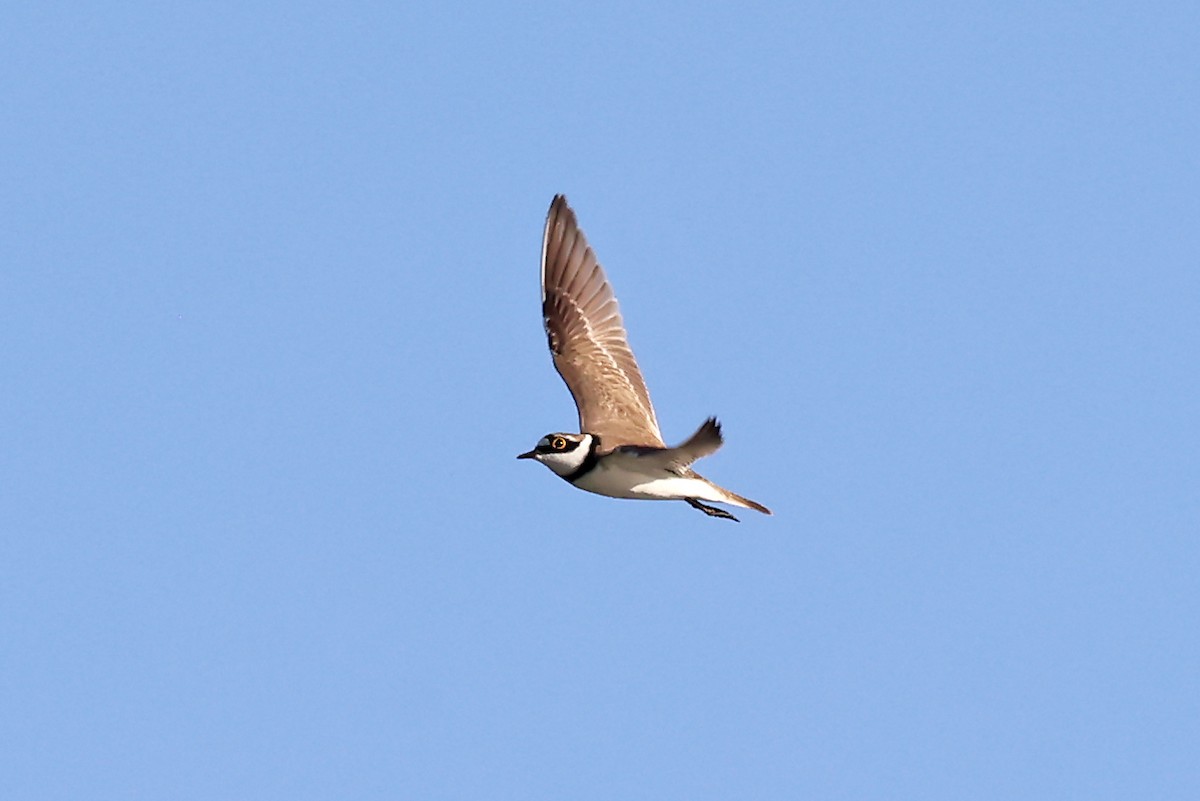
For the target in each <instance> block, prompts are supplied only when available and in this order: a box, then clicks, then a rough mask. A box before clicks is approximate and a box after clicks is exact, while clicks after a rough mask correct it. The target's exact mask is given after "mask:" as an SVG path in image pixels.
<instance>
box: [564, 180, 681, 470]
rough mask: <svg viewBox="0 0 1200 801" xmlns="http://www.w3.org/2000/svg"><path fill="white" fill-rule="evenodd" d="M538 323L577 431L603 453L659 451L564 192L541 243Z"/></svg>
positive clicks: (617, 324) (643, 395)
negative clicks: (571, 403)
mask: <svg viewBox="0 0 1200 801" xmlns="http://www.w3.org/2000/svg"><path fill="white" fill-rule="evenodd" d="M542 318H543V320H544V322H545V324H546V336H547V338H548V339H549V342H550V353H551V354H552V355H553V356H554V367H555V369H557V370H558V374H559V375H561V376H562V377H563V381H565V382H566V384H567V389H569V390H570V391H571V395H572V396H573V397H574V398H575V406H576V408H578V410H579V430H580V432H581V433H588V434H595V435H596V436H598V437H600V442H601V444H602V445H603V447H604V448H605V450H610V449H612V448H614V447H616V446H618V445H653V446H659V447H661V446H663V440H662V434H661V433H659V430H658V421H657V420H655V418H654V407H653V406H651V405H650V393H649V392H648V391H647V390H646V382H645V381H644V380H643V379H642V373H641V371H640V370H639V369H638V366H637V361H636V360H635V359H634V358H633V351H632V350H630V349H629V341H628V340H627V339H626V337H625V327H624V325H623V324H622V323H621V312H620V310H619V309H618V308H617V298H616V296H614V295H613V291H612V287H610V286H609V285H608V279H607V278H606V277H605V275H604V270H603V269H602V268H601V267H600V263H599V262H598V261H596V254H595V253H593V252H592V249H591V248H590V247H588V243H587V238H586V237H584V235H583V231H581V230H579V224H578V223H577V222H576V220H575V212H573V211H571V207H570V206H568V205H567V199H566V198H565V197H563V196H562V195H555V197H554V201H553V202H552V203H551V204H550V213H549V214H548V215H547V216H546V232H545V235H544V236H543V239H542Z"/></svg>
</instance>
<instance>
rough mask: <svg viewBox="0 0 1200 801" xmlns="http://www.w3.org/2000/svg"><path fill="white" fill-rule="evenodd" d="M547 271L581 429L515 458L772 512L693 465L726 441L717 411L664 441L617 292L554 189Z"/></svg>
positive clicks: (586, 483)
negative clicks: (675, 439)
mask: <svg viewBox="0 0 1200 801" xmlns="http://www.w3.org/2000/svg"><path fill="white" fill-rule="evenodd" d="M541 272H542V322H543V324H544V326H545V330H546V339H547V342H548V344H549V346H550V354H551V356H552V358H553V361H554V367H555V369H556V370H557V371H558V374H559V375H560V376H562V379H563V381H564V382H565V383H566V385H567V389H568V390H569V391H570V393H571V395H572V397H573V398H574V399H575V407H576V410H577V411H578V412H579V431H580V433H578V434H573V433H568V432H556V433H553V434H547V435H546V436H544V437H542V438H541V439H540V440H538V443H537V445H535V446H534V447H533V449H532V450H530V451H528V452H526V453H522V454H519V455H518V456H517V458H518V459H533V460H535V461H538V462H541V463H542V464H544V465H545V466H546V467H548V468H550V470H552V471H553V472H554V473H555V474H556V475H558V476H559V477H560V478H562V479H564V480H566V481H567V482H568V483H570V484H572V485H574V486H575V487H578V488H579V489H581V490H586V491H587V492H592V493H595V494H597V495H606V496H608V497H610V498H632V499H638V500H679V501H685V502H687V503H688V504H689V505H690V506H692V507H693V508H695V509H698V510H700V511H701V512H704V514H706V515H709V516H710V517H717V518H724V519H726V520H733V521H737V518H736V517H735V516H734V515H733V514H731V513H730V512H729V511H727V510H726V509H722V508H720V507H717V506H711V505H709V503H723V504H728V505H731V506H737V507H741V508H744V509H753V510H754V511H756V512H762V513H763V514H766V515H769V514H771V510H770V509H768V508H767V507H765V506H763V505H762V504H761V503H758V502H756V501H752V500H750V499H749V498H744V497H742V496H741V495H738V494H737V493H735V492H730V491H729V490H727V489H725V488H723V487H720V486H717V485H716V484H714V483H713V482H711V481H709V480H708V479H706V478H704V477H703V476H701V475H700V474H699V473H697V472H695V471H694V470H692V467H691V466H692V464H693V463H694V462H695V461H696V460H697V459H700V458H703V457H705V456H711V455H712V454H713V453H715V452H716V451H717V449H718V448H720V447H721V445H722V443H723V442H724V440H723V439H722V437H721V424H720V423H718V422H717V419H716V418H715V417H710V418H708V419H707V420H705V421H704V423H703V424H701V426H700V427H699V428H698V429H696V433H694V434H692V435H691V436H690V437H688V438H687V439H686V440H685V441H684V442H683V443H682V444H680V445H676V446H675V447H673V448H669V447H667V445H666V443H665V442H664V441H663V438H662V433H661V432H660V431H659V428H658V420H657V419H656V418H655V416H654V407H653V406H652V405H651V403H650V393H649V391H648V390H647V389H646V382H645V380H644V379H643V378H642V372H641V370H639V369H638V365H637V360H636V359H634V356H633V351H632V350H631V349H630V347H629V338H628V336H627V335H626V333H625V326H624V322H623V321H622V319H621V312H620V309H619V308H618V306H617V298H616V295H614V294H613V290H612V286H611V285H610V284H609V282H608V277H607V276H606V275H605V273H604V269H603V268H602V267H601V266H600V262H599V261H598V260H597V259H596V254H595V252H594V251H593V250H592V248H591V247H590V246H589V245H588V241H587V237H586V236H584V233H583V231H582V230H581V229H580V227H579V222H578V220H577V219H576V217H575V212H574V211H573V210H572V209H571V207H570V205H569V204H568V203H567V199H566V197H565V196H563V195H555V196H554V200H553V201H552V202H551V203H550V211H549V213H548V214H547V215H546V228H545V231H544V233H543V235H542V270H541ZM705 501H708V502H709V503H705Z"/></svg>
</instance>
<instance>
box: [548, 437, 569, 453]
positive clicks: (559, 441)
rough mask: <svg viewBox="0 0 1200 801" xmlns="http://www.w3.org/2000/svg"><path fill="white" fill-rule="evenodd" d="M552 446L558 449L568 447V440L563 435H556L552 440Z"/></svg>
mask: <svg viewBox="0 0 1200 801" xmlns="http://www.w3.org/2000/svg"><path fill="white" fill-rule="evenodd" d="M550 447H551V448H554V450H556V451H561V450H562V449H563V448H565V447H567V441H566V440H565V439H563V438H562V437H555V438H554V439H552V440H550Z"/></svg>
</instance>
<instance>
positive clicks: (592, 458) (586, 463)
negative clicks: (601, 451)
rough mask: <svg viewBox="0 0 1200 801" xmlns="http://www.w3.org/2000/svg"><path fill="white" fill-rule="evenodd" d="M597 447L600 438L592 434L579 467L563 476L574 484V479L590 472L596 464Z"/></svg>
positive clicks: (576, 479)
mask: <svg viewBox="0 0 1200 801" xmlns="http://www.w3.org/2000/svg"><path fill="white" fill-rule="evenodd" d="M599 447H600V438H599V437H597V436H596V435H595V434H593V435H592V442H591V444H590V445H588V452H587V456H585V457H583V461H582V462H581V463H580V464H579V467H577V468H576V469H575V471H574V472H571V473H568V474H567V475H565V476H563V478H565V479H566V480H567V481H570V482H571V483H572V484H574V483H575V482H576V481H578V480H579V479H581V478H583V477H584V476H585V475H587V474H588V473H589V472H591V469H592V468H593V467H595V466H596V462H597V460H598V458H599V457H597V456H596V449H597V448H599Z"/></svg>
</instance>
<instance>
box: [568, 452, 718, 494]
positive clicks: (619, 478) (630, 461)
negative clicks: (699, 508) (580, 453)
mask: <svg viewBox="0 0 1200 801" xmlns="http://www.w3.org/2000/svg"><path fill="white" fill-rule="evenodd" d="M575 486H576V487H579V488H580V489H582V490H587V491H588V492H594V493H596V494H597V495H607V496H608V497H610V498H635V499H639V500H648V501H678V500H683V499H684V498H698V499H699V500H702V501H716V502H719V503H736V502H735V501H733V500H732V499H731V498H730V497H729V495H728V494H726V493H725V492H724V491H722V490H721V488H720V487H715V486H713V485H712V484H710V483H709V482H707V481H705V480H704V479H702V478H687V477H685V476H678V475H675V474H673V473H670V472H668V471H666V470H664V469H662V468H661V467H658V466H657V465H649V464H645V463H642V464H639V463H638V457H637V456H634V455H632V454H610V455H608V456H604V457H601V459H600V461H599V462H597V464H596V467H595V468H594V469H593V470H591V471H589V472H588V473H587V474H586V475H584V476H583V477H582V478H580V479H579V480H578V481H576V482H575ZM737 505H738V506H741V504H737Z"/></svg>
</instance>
